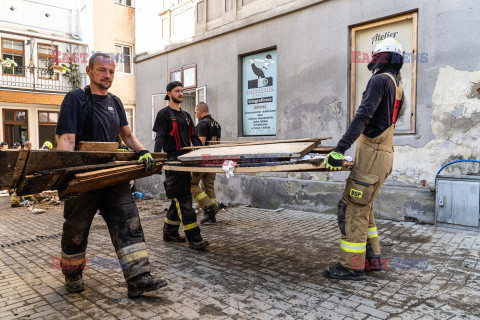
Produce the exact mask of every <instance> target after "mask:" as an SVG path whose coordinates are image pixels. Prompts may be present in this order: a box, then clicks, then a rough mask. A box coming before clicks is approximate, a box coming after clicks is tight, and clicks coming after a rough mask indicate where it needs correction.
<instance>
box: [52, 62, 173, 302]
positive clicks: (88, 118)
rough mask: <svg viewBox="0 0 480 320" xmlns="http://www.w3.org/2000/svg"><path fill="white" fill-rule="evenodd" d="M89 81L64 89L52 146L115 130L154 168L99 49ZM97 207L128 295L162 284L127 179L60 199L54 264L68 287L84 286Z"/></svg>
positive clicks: (103, 137)
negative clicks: (60, 224) (155, 275)
mask: <svg viewBox="0 0 480 320" xmlns="http://www.w3.org/2000/svg"><path fill="white" fill-rule="evenodd" d="M87 74H88V76H89V78H90V86H87V87H85V89H74V90H72V91H70V92H69V93H67V95H66V96H65V98H64V100H63V102H62V106H61V109H60V116H59V119H58V123H57V128H56V133H57V134H58V135H59V139H58V146H57V150H66V151H73V150H75V149H76V147H77V145H78V143H79V142H80V141H98V142H116V141H117V139H118V136H119V135H120V137H121V138H122V140H123V141H124V143H125V144H126V145H127V146H128V147H129V148H130V149H133V150H134V151H136V152H138V153H139V156H140V157H139V161H141V162H143V163H145V167H146V171H152V170H154V169H155V165H156V164H155V160H153V158H152V156H151V155H150V153H149V152H148V150H145V148H144V147H143V145H142V144H141V143H140V142H139V141H138V139H137V138H136V137H135V136H134V135H133V133H132V131H131V130H130V127H129V126H128V122H127V117H126V114H125V110H124V108H123V105H122V102H121V101H120V99H119V98H118V97H116V96H114V95H113V94H111V93H109V92H108V89H109V88H110V86H111V85H112V82H113V78H114V75H115V63H114V61H113V60H112V59H111V57H110V56H109V55H107V54H104V53H95V54H93V55H92V56H91V57H90V60H89V62H88V66H87ZM97 210H100V213H101V216H102V217H103V219H104V220H105V222H106V223H107V226H108V230H109V231H110V236H111V239H112V243H113V245H114V247H115V250H116V252H117V256H118V259H119V262H120V265H121V267H122V270H123V275H124V277H125V280H126V282H127V288H128V297H130V298H132V297H136V296H139V295H140V294H142V293H143V292H149V291H153V290H157V289H159V288H161V287H164V286H166V285H167V282H166V281H165V280H162V279H154V278H153V277H152V275H151V274H150V262H149V260H148V253H147V247H146V244H145V237H144V234H143V230H142V226H141V224H140V217H139V215H138V210H137V205H136V204H135V202H134V199H133V197H132V194H131V192H130V187H129V184H128V182H125V183H121V184H117V185H114V186H110V187H106V188H103V189H98V190H93V191H89V192H85V193H81V194H78V195H75V196H71V197H69V198H68V199H67V200H66V201H65V208H64V217H65V222H64V224H63V234H62V253H61V261H60V265H61V267H62V272H63V274H64V275H65V287H66V289H67V291H69V292H81V291H83V290H84V282H83V278H82V271H83V269H84V268H85V264H86V259H85V250H86V248H87V238H88V233H89V231H90V226H91V224H92V220H93V217H94V216H95V213H96V212H97Z"/></svg>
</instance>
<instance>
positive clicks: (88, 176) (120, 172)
mask: <svg viewBox="0 0 480 320" xmlns="http://www.w3.org/2000/svg"><path fill="white" fill-rule="evenodd" d="M162 163H163V162H160V161H158V162H157V167H156V168H155V170H153V171H150V172H146V171H145V165H143V164H136V165H128V166H123V167H119V168H112V169H104V170H97V171H91V172H85V173H78V174H75V175H74V177H73V179H72V180H71V181H69V182H68V183H67V185H66V186H65V188H64V189H61V190H59V192H58V194H59V196H60V197H65V196H66V195H68V194H71V193H83V192H88V191H91V190H97V189H101V188H105V187H108V186H111V185H115V184H118V183H122V182H127V181H130V180H134V179H139V178H144V177H148V176H151V175H153V174H160V173H161V172H162Z"/></svg>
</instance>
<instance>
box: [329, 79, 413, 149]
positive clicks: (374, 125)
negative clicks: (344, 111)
mask: <svg viewBox="0 0 480 320" xmlns="http://www.w3.org/2000/svg"><path fill="white" fill-rule="evenodd" d="M395 92H396V89H395V84H394V83H393V81H392V79H391V78H390V77H389V76H388V75H386V74H383V73H379V74H375V75H373V76H372V77H371V78H370V80H369V81H368V84H367V88H366V89H365V91H364V92H363V98H362V103H361V104H360V106H359V107H358V110H357V113H356V114H355V117H354V118H353V120H352V122H351V123H350V125H349V126H348V129H347V131H346V132H345V134H344V135H343V137H342V139H340V141H339V142H338V145H337V148H335V151H337V152H342V153H344V152H345V151H346V150H347V149H349V148H350V147H351V146H352V144H353V143H354V142H355V140H357V138H358V137H359V136H360V134H362V133H363V134H364V135H366V136H367V137H369V138H375V137H378V136H379V135H380V134H382V132H383V131H385V130H386V129H388V128H389V127H390V126H391V125H392V124H393V123H392V116H393V110H394V105H395ZM403 100H404V99H403V97H402V102H401V103H400V109H399V110H398V113H399V114H400V110H401V108H402V105H403Z"/></svg>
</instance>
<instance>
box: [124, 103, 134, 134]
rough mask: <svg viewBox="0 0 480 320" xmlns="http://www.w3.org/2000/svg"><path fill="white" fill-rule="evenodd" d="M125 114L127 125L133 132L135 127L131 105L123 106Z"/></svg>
mask: <svg viewBox="0 0 480 320" xmlns="http://www.w3.org/2000/svg"><path fill="white" fill-rule="evenodd" d="M125 114H126V115H127V121H128V126H129V127H130V130H132V132H134V129H135V119H134V111H133V108H131V107H125Z"/></svg>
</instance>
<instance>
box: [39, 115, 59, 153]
mask: <svg viewBox="0 0 480 320" xmlns="http://www.w3.org/2000/svg"><path fill="white" fill-rule="evenodd" d="M57 121H58V111H38V145H39V146H42V145H43V144H44V143H45V141H50V142H51V143H52V144H53V146H54V147H56V146H57V143H56V141H55V127H56V126H57Z"/></svg>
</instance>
